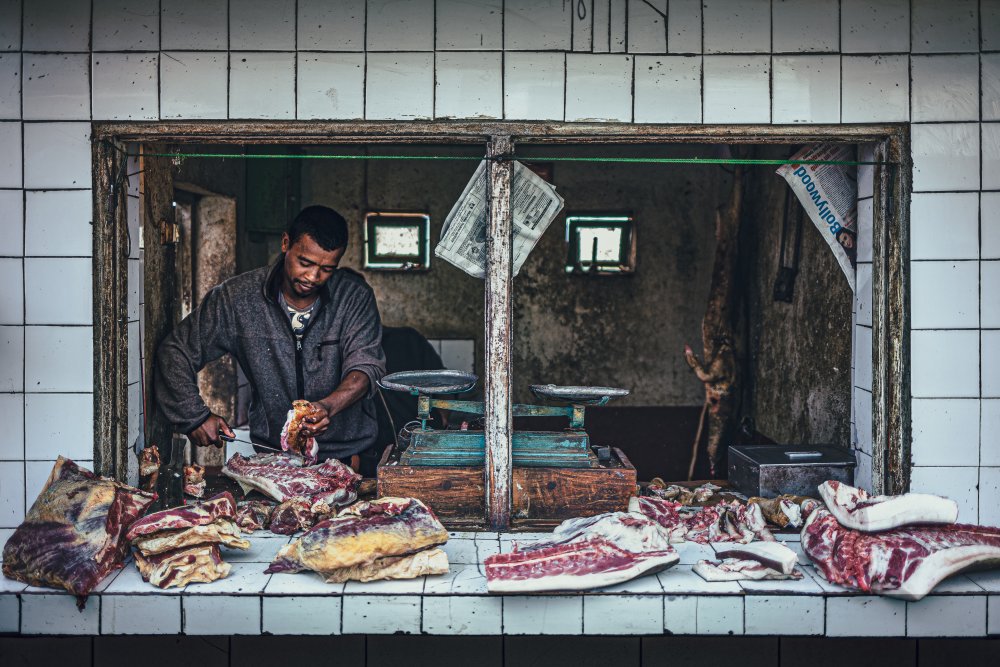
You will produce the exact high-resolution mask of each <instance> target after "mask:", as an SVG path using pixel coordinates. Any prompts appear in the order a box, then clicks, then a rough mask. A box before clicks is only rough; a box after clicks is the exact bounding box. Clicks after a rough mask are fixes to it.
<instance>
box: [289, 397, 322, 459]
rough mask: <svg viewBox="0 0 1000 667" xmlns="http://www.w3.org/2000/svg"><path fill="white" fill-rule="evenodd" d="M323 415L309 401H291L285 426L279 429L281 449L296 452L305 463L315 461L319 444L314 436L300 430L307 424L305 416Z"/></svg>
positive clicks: (317, 416)
mask: <svg viewBox="0 0 1000 667" xmlns="http://www.w3.org/2000/svg"><path fill="white" fill-rule="evenodd" d="M322 416H323V412H322V410H320V409H319V408H317V407H316V406H315V405H313V404H312V403H310V402H309V401H293V402H292V409H291V410H289V411H288V417H287V419H285V426H284V427H283V428H282V429H281V449H282V450H283V451H286V452H292V453H294V454H298V455H299V456H301V457H302V458H304V459H305V460H306V464H307V465H312V464H313V463H316V458H317V455H318V454H319V444H317V442H316V438H311V437H309V436H307V435H306V434H305V433H303V432H302V429H303V427H305V426H308V424H309V422H307V421H306V419H307V418H310V417H316V418H320V417H322Z"/></svg>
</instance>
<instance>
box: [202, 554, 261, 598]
mask: <svg viewBox="0 0 1000 667" xmlns="http://www.w3.org/2000/svg"><path fill="white" fill-rule="evenodd" d="M228 553H229V552H227V554H228ZM265 569H267V568H266V565H265V564H263V563H233V566H232V569H231V570H230V572H229V576H227V577H226V578H225V579H218V580H216V581H213V582H211V583H208V584H196V585H193V586H190V587H188V588H186V589H185V590H184V595H185V597H191V596H202V595H206V596H208V595H220V594H221V595H223V596H229V595H235V596H246V597H249V598H252V599H257V598H256V597H255V596H258V595H259V594H260V593H262V592H263V591H264V588H265V587H266V586H267V584H268V580H269V579H270V578H271V575H269V574H264V570H265ZM258 604H259V601H258Z"/></svg>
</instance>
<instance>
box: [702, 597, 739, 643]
mask: <svg viewBox="0 0 1000 667" xmlns="http://www.w3.org/2000/svg"><path fill="white" fill-rule="evenodd" d="M697 619H698V620H697V623H698V634H699V635H742V634H743V632H744V628H743V597H742V596H738V595H725V596H713V595H703V596H700V597H699V598H698V616H697Z"/></svg>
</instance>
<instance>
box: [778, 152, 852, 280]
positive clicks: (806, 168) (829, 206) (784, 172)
mask: <svg viewBox="0 0 1000 667" xmlns="http://www.w3.org/2000/svg"><path fill="white" fill-rule="evenodd" d="M854 156H855V149H854V147H853V146H847V145H844V144H819V145H814V146H806V147H805V148H803V149H802V150H800V151H799V152H798V153H796V154H795V155H793V156H792V157H791V158H790V159H791V160H831V161H838V162H842V161H849V160H854ZM777 173H778V175H779V176H781V177H782V178H784V179H785V180H786V181H787V182H788V185H789V186H791V188H792V192H794V193H795V196H796V197H798V200H799V202H800V203H801V204H802V206H803V207H804V208H805V210H806V213H808V214H809V219H810V220H812V222H813V224H814V225H816V229H818V230H819V232H820V234H822V235H823V238H824V239H825V240H826V243H827V245H828V246H830V250H831V251H832V252H833V255H834V257H836V258H837V262H838V263H839V264H840V268H841V269H843V271H844V275H845V276H847V282H848V283H849V284H850V286H851V291H854V275H855V264H856V262H857V255H858V249H857V246H858V169H857V166H856V165H845V164H783V165H781V166H780V167H779V168H778V170H777Z"/></svg>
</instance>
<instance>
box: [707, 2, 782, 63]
mask: <svg viewBox="0 0 1000 667" xmlns="http://www.w3.org/2000/svg"><path fill="white" fill-rule="evenodd" d="M770 4H771V3H770V2H768V0H728V1H727V2H706V3H703V5H702V12H704V17H703V23H704V30H705V36H704V39H705V43H704V48H705V53H768V52H770V50H771V11H770V9H771V7H770Z"/></svg>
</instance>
